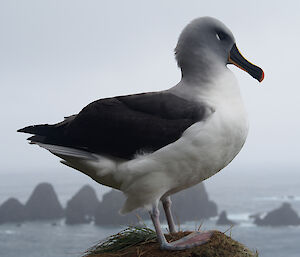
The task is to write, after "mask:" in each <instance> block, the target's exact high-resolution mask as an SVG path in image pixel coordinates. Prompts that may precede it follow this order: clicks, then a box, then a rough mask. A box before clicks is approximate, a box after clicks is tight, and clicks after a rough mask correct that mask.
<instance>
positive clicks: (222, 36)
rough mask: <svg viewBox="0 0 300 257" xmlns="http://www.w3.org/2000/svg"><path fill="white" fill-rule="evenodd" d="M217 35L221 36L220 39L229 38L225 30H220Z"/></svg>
mask: <svg viewBox="0 0 300 257" xmlns="http://www.w3.org/2000/svg"><path fill="white" fill-rule="evenodd" d="M217 35H218V37H219V39H220V40H224V39H226V38H228V35H227V34H225V33H224V32H222V31H220V32H217Z"/></svg>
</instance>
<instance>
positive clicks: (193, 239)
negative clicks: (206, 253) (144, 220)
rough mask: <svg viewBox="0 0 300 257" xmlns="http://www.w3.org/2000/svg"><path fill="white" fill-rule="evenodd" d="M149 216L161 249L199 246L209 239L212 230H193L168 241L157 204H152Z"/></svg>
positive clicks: (173, 249) (172, 249)
mask: <svg viewBox="0 0 300 257" xmlns="http://www.w3.org/2000/svg"><path fill="white" fill-rule="evenodd" d="M150 216H151V219H152V222H153V225H154V228H155V231H156V235H157V240H158V243H159V244H160V248H161V249H162V250H169V251H176V250H185V249H189V248H193V247H195V246H199V245H202V244H205V243H207V242H208V241H209V239H210V237H211V236H212V234H213V232H211V231H208V232H204V233H201V232H193V233H191V234H189V235H188V236H186V237H183V238H181V239H180V240H177V241H175V242H171V243H168V242H167V240H166V238H165V236H164V234H163V232H162V230H161V226H160V221H159V210H158V208H157V206H156V205H155V206H153V208H152V211H150Z"/></svg>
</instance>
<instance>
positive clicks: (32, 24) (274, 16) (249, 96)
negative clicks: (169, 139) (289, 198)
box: [0, 0, 300, 174]
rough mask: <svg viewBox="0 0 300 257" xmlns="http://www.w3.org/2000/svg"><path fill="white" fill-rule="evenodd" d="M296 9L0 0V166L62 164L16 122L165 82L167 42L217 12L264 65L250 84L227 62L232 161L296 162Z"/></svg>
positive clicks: (174, 74) (283, 5) (173, 70)
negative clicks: (237, 148)
mask: <svg viewBox="0 0 300 257" xmlns="http://www.w3.org/2000/svg"><path fill="white" fill-rule="evenodd" d="M299 9H300V2H297V1H293V2H292V1H291V2H287V1H272V5H271V4H270V2H269V1H264V2H263V1H249V2H243V3H241V1H222V2H221V1H147V2H146V1H138V0H135V1H96V0H94V1H93V0H89V1H74V0H68V1H58V0H57V1H54V0H51V1H50V0H44V1H33V0H27V1H16V0H10V1H1V2H0V37H1V38H0V87H1V94H0V115H1V134H0V142H1V144H0V154H1V155H0V156H1V157H0V158H1V169H0V174H1V173H15V172H28V171H31V172H40V171H41V170H44V172H51V170H56V171H58V170H62V169H65V170H67V169H68V168H63V167H62V165H61V164H60V163H59V162H58V159H57V158H56V157H54V156H52V155H51V154H49V153H48V152H47V151H45V150H42V149H41V148H39V147H37V146H30V145H28V143H27V142H26V140H25V139H26V137H27V136H26V135H24V134H20V133H17V132H16V130H17V129H18V128H21V127H24V126H27V125H32V124H38V123H55V122H58V121H61V120H62V119H63V117H64V116H68V115H72V114H75V113H78V112H79V111H80V110H81V109H82V108H83V107H84V106H85V105H87V104H88V103H89V102H91V101H93V100H96V99H98V98H103V97H108V96H116V95H123V94H131V93H137V92H148V91H157V90H163V89H167V88H169V87H171V86H173V85H175V84H176V83H177V82H178V81H179V80H180V71H179V69H178V68H177V66H176V62H175V59H174V51H173V49H174V47H175V45H176V42H177V38H178V36H179V33H180V32H181V30H182V29H183V27H184V26H185V25H186V24H187V23H188V22H189V21H191V20H192V19H194V18H197V17H200V16H213V17H216V18H218V19H220V20H221V21H223V22H224V23H225V24H226V25H227V26H228V27H229V28H230V29H231V30H232V32H233V34H234V35H235V38H236V41H237V46H238V47H239V49H240V50H241V52H242V54H243V55H244V56H245V57H246V58H247V59H249V60H250V61H251V62H252V63H254V64H256V65H258V66H260V67H261V68H263V70H264V72H265V80H264V81H263V82H262V83H261V84H259V83H258V82H257V81H256V80H254V79H253V78H251V77H250V76H249V75H248V74H247V73H245V72H243V71H242V70H239V69H237V68H236V67H230V68H231V69H232V70H233V71H234V73H235V74H236V76H237V78H238V80H239V84H240V86H241V91H242V94H243V98H244V101H245V105H246V107H247V110H248V113H249V119H250V133H249V137H248V139H247V143H246V144H245V146H244V149H243V150H242V152H241V153H240V154H239V156H238V157H237V158H236V160H234V161H233V163H232V164H231V165H232V168H235V169H239V168H241V167H244V166H247V167H248V168H249V167H253V172H255V171H257V170H258V169H257V167H263V166H269V167H285V168H286V167H292V168H297V167H298V166H299V160H298V159H299V141H300V135H299V131H300V119H299V110H300V101H299V95H300V87H299V85H298V84H299V82H298V77H299V59H300V51H299V41H300V34H299V27H300V19H299ZM68 170H69V169H68ZM69 172H70V171H69Z"/></svg>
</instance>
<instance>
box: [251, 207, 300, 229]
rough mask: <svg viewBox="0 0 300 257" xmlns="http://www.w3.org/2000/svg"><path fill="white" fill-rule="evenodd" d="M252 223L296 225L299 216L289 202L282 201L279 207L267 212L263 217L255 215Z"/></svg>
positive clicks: (299, 219)
mask: <svg viewBox="0 0 300 257" xmlns="http://www.w3.org/2000/svg"><path fill="white" fill-rule="evenodd" d="M254 223H255V224H256V225H258V226H273V227H278V226H298V225H300V218H299V216H298V214H297V212H296V211H295V210H293V208H292V206H291V204H290V203H283V204H282V205H281V206H280V207H279V208H277V209H275V210H273V211H270V212H268V213H267V215H266V216H265V217H264V218H262V219H261V218H260V217H256V218H255V220H254Z"/></svg>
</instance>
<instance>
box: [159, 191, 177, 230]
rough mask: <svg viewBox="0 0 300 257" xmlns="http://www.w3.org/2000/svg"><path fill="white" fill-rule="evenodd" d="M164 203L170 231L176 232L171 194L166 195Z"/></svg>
mask: <svg viewBox="0 0 300 257" xmlns="http://www.w3.org/2000/svg"><path fill="white" fill-rule="evenodd" d="M162 203H163V207H164V210H165V214H166V218H167V222H168V226H169V231H170V233H176V228H175V223H174V219H173V216H172V212H171V204H172V201H171V198H170V196H168V197H166V198H165V199H164V200H162Z"/></svg>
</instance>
